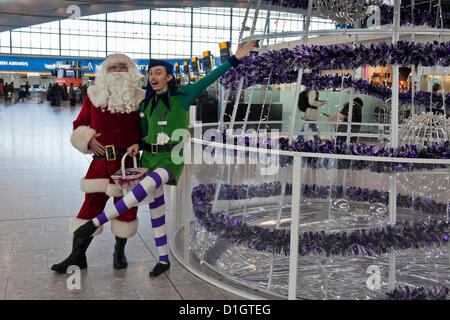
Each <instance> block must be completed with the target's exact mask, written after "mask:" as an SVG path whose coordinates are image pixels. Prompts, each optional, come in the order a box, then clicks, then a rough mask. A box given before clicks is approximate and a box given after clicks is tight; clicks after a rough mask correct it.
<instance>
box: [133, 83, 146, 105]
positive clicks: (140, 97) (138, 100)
mask: <svg viewBox="0 0 450 320" xmlns="http://www.w3.org/2000/svg"><path fill="white" fill-rule="evenodd" d="M135 97H136V100H135V102H136V106H137V107H138V108H137V109H136V110H138V109H139V104H140V103H141V102H142V100H144V98H145V90H143V89H141V88H136V91H135Z"/></svg>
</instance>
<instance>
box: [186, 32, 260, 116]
mask: <svg viewBox="0 0 450 320" xmlns="http://www.w3.org/2000/svg"><path fill="white" fill-rule="evenodd" d="M255 44H256V41H251V42H248V43H241V44H240V45H239V46H238V49H237V50H236V54H235V55H233V56H231V57H230V58H228V61H227V62H225V63H224V64H222V65H221V66H219V67H217V68H216V69H214V70H213V71H212V72H211V73H210V74H208V75H207V76H205V77H203V78H202V79H200V80H198V81H197V82H195V83H193V84H191V85H187V86H184V87H182V88H181V89H180V91H181V92H183V93H184V96H183V98H182V105H183V108H184V109H185V110H189V106H190V105H191V104H192V103H193V102H194V101H195V99H197V98H198V97H199V96H200V95H201V94H202V92H203V91H205V90H206V88H207V87H208V86H210V85H211V84H212V83H214V81H216V80H217V79H219V78H220V77H221V76H223V75H224V74H225V73H226V72H227V71H228V70H230V69H231V68H232V67H237V66H238V64H239V62H240V60H242V59H243V58H244V57H245V56H247V55H248V54H249V53H250V51H252V49H253V48H254V47H255Z"/></svg>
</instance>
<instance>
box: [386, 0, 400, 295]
mask: <svg viewBox="0 0 450 320" xmlns="http://www.w3.org/2000/svg"><path fill="white" fill-rule="evenodd" d="M400 3H401V0H398V1H395V3H394V32H393V35H392V43H393V44H394V45H395V44H397V42H398V39H399V33H398V31H399V28H400ZM398 81H399V74H398V64H394V65H392V99H391V141H390V143H391V147H392V148H397V147H398V93H399V90H398ZM396 221H397V174H396V173H393V174H391V176H390V190H389V224H391V225H394V224H395V223H396ZM395 269H396V263H395V251H393V250H392V251H391V252H390V253H389V276H388V277H389V290H393V289H394V288H395V278H396V274H395Z"/></svg>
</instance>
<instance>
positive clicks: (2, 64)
mask: <svg viewBox="0 0 450 320" xmlns="http://www.w3.org/2000/svg"><path fill="white" fill-rule="evenodd" d="M215 60H216V65H217V66H218V65H220V59H219V58H216V59H215ZM61 61H79V62H81V67H82V69H83V71H84V72H87V73H95V71H96V70H97V68H98V67H99V66H100V65H101V64H102V63H103V61H104V59H82V58H80V59H78V58H34V57H20V56H0V70H3V71H25V72H26V71H33V72H50V71H51V70H52V69H51V68H52V65H55V64H57V63H60V62H61ZM165 61H167V62H169V63H171V64H172V65H175V63H179V64H180V65H181V66H182V65H183V61H188V62H189V64H190V65H191V66H192V63H191V59H185V60H182V59H181V60H180V59H177V60H165ZM134 62H135V63H136V64H137V65H138V67H139V70H142V67H145V68H147V66H148V64H149V60H134ZM174 71H175V70H174Z"/></svg>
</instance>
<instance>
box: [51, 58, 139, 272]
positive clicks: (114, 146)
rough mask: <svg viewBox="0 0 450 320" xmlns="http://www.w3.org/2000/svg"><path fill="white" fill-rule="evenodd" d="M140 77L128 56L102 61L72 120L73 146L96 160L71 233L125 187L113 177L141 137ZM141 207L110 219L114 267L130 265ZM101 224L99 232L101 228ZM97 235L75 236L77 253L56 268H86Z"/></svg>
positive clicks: (84, 182) (118, 196) (84, 181)
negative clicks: (127, 246)
mask: <svg viewBox="0 0 450 320" xmlns="http://www.w3.org/2000/svg"><path fill="white" fill-rule="evenodd" d="M139 80H140V76H139V71H138V67H137V65H136V64H135V63H134V62H133V61H132V60H131V59H130V58H129V57H128V56H126V55H123V54H112V55H109V56H108V57H107V58H106V59H105V61H104V62H103V64H102V66H101V68H100V70H99V71H97V74H96V85H95V86H90V87H89V88H88V90H87V96H86V99H85V101H84V104H83V107H82V108H81V111H80V114H79V115H78V117H77V119H76V120H75V121H74V122H73V133H72V136H71V142H72V145H73V146H74V147H75V148H76V149H78V150H79V151H80V152H82V153H84V154H92V153H93V160H92V162H91V164H90V166H89V169H88V171H87V173H86V176H85V177H84V178H83V179H82V180H81V190H82V191H84V192H86V196H85V201H84V203H83V205H82V207H81V210H80V212H79V213H78V215H77V217H76V218H72V220H71V221H70V233H72V234H73V232H74V231H75V230H77V228H78V227H80V226H81V225H83V224H85V223H86V222H88V221H91V220H90V219H92V218H94V217H95V216H97V215H98V213H99V212H101V211H102V210H103V209H104V208H105V205H106V202H107V201H108V199H109V197H114V201H115V202H116V201H118V200H119V199H121V198H122V197H123V193H122V190H121V189H120V188H119V187H118V186H117V185H116V184H115V183H114V181H113V180H112V179H111V178H110V176H111V175H112V174H113V173H115V172H116V171H117V170H119V169H120V166H121V159H122V156H123V155H124V154H126V153H127V150H126V149H127V148H128V147H130V146H131V145H133V144H135V143H136V142H139V141H140V139H141V129H140V125H139V122H140V119H139V103H140V102H141V101H142V100H143V99H144V97H145V91H144V90H142V89H140V88H138V83H139ZM137 209H138V208H137V207H133V208H132V207H130V209H129V210H128V209H127V210H126V211H125V212H124V213H123V214H122V215H120V216H119V217H117V219H114V220H112V221H111V231H112V233H113V234H114V235H115V238H116V244H115V246H114V255H113V257H114V259H113V265H114V268H116V269H123V268H126V267H127V260H126V256H125V244H126V242H127V238H130V237H132V236H134V235H135V234H136V232H137V227H138V219H137V216H136V215H137ZM102 229H103V228H98V229H97V230H96V231H95V233H94V234H93V236H94V235H98V234H100V233H101V232H102ZM93 236H92V237H86V238H80V237H76V236H74V238H73V245H72V253H71V254H70V255H69V257H68V258H67V259H65V260H64V261H62V262H61V263H58V264H54V265H53V266H52V267H51V269H52V270H54V271H56V272H60V273H65V272H66V270H67V267H68V266H70V265H77V266H78V267H80V268H81V269H83V268H86V267H87V261H86V254H85V253H86V250H87V248H88V246H89V244H90V243H91V241H92V239H93Z"/></svg>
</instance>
